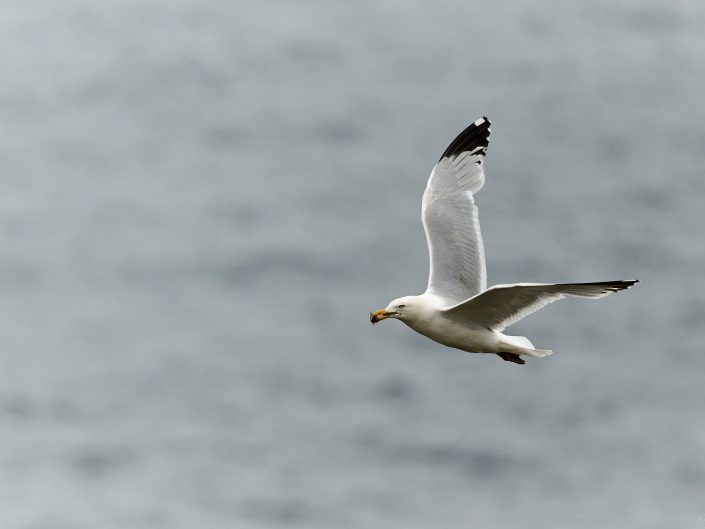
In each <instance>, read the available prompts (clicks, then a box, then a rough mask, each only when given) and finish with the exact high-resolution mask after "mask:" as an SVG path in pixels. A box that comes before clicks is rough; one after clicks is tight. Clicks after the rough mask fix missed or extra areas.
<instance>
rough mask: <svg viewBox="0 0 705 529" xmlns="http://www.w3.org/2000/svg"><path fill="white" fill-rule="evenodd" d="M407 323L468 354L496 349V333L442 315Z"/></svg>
mask: <svg viewBox="0 0 705 529" xmlns="http://www.w3.org/2000/svg"><path fill="white" fill-rule="evenodd" d="M405 323H406V324H407V325H408V326H409V327H411V328H412V329H413V330H415V331H416V332H418V333H419V334H423V335H424V336H426V337H428V338H430V339H431V340H433V341H435V342H438V343H440V344H443V345H446V346H448V347H454V348H456V349H461V350H463V351H468V352H494V351H493V349H495V348H496V344H497V337H496V336H495V335H496V333H495V332H494V331H492V330H490V329H487V328H485V327H481V326H472V325H466V324H463V323H460V322H457V321H454V320H450V319H448V318H444V317H443V316H441V315H440V314H438V315H435V316H433V317H429V318H421V319H418V320H416V321H410V322H405Z"/></svg>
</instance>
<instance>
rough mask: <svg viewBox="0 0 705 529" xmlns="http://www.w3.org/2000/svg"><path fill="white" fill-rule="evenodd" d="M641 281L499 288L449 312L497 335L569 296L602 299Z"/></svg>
mask: <svg viewBox="0 0 705 529" xmlns="http://www.w3.org/2000/svg"><path fill="white" fill-rule="evenodd" d="M638 282H639V281H638V280H636V279H635V280H627V281H604V282H601V283H564V284H539V283H519V284H516V285H497V286H494V287H492V288H490V289H488V290H486V291H485V292H482V293H481V294H478V295H477V296H475V297H473V298H470V299H468V300H467V301H464V302H462V303H459V304H458V305H456V306H454V307H450V308H448V309H447V310H445V314H446V315H447V316H448V317H450V318H451V319H455V320H459V321H464V322H473V323H477V324H480V325H483V326H485V327H488V328H490V329H493V330H496V331H502V330H504V328H505V327H508V326H510V325H511V324H512V323H516V322H517V321H519V320H521V319H522V318H525V317H526V316H528V315H529V314H532V313H534V312H536V311H537V310H539V309H540V308H543V307H545V306H546V305H548V304H549V303H553V302H554V301H558V300H559V299H562V298H564V297H566V296H575V297H579V298H592V299H598V298H602V297H604V296H607V295H608V294H611V293H612V292H619V291H620V290H624V289H627V288H629V287H630V286H632V285H634V284H635V283H638Z"/></svg>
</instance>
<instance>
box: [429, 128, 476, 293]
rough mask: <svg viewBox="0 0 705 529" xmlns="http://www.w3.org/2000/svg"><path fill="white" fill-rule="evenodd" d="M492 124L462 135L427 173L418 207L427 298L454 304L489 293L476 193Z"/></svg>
mask: <svg viewBox="0 0 705 529" xmlns="http://www.w3.org/2000/svg"><path fill="white" fill-rule="evenodd" d="M489 136H490V121H489V120H488V119H487V118H486V117H483V118H480V119H478V120H477V121H475V122H474V123H473V124H472V125H470V126H469V127H468V128H466V129H465V130H464V131H463V132H461V133H460V134H459V135H458V137H457V138H455V140H453V142H452V143H451V144H450V145H449V146H448V148H447V149H446V150H445V152H444V153H443V155H442V156H441V159H440V160H439V161H438V163H437V164H436V166H435V167H434V168H433V171H431V176H430V177H429V179H428V184H427V186H426V191H425V192H424V194H423V200H422V204H421V217H422V220H423V226H424V231H425V232H426V240H427V242H428V252H429V257H430V271H429V277H428V287H427V288H426V292H427V293H431V294H434V295H436V296H439V297H441V298H444V299H445V300H446V301H447V302H448V304H454V303H458V302H460V301H461V300H465V299H467V298H469V297H471V296H474V295H475V294H477V293H479V292H482V291H483V290H485V288H487V271H486V269H485V249H484V247H483V245H482V235H481V234H480V221H479V218H478V210H477V206H476V205H475V198H474V195H473V194H474V193H477V192H478V191H479V190H480V189H481V188H482V186H483V185H484V183H485V172H484V165H485V154H486V152H487V145H488V144H489Z"/></svg>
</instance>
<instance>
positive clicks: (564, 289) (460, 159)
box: [370, 117, 638, 364]
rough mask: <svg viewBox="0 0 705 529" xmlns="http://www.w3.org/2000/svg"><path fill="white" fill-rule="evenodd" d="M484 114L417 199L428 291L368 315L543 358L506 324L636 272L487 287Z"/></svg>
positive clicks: (502, 352)
mask: <svg viewBox="0 0 705 529" xmlns="http://www.w3.org/2000/svg"><path fill="white" fill-rule="evenodd" d="M489 136H490V120H489V119H487V118H486V117H482V118H480V119H478V120H477V121H475V122H474V123H473V124H471V125H470V126H469V127H468V128H466V129H465V130H464V131H462V132H461V133H460V134H459V135H458V137H457V138H455V139H454V140H453V141H452V143H451V144H450V145H449V146H448V148H447V149H446V150H445V152H444V153H443V155H442V156H441V158H440V160H439V161H438V163H437V164H436V166H435V167H434V168H433V171H431V176H430V177H429V179H428V184H427V185H426V191H424V194H423V199H422V201H421V217H422V221H423V227H424V231H425V232H426V240H427V242H428V251H429V254H430V261H431V266H430V273H429V277H428V286H427V288H426V292H424V293H423V294H421V295H420V296H405V297H403V298H399V299H395V300H394V301H392V302H391V303H389V305H387V308H386V309H383V310H378V311H376V312H373V313H371V314H370V321H371V322H372V323H373V324H374V323H377V322H379V321H382V320H385V319H388V318H395V319H398V320H401V321H403V322H404V323H405V324H407V325H408V326H409V327H411V328H412V329H413V330H415V331H416V332H418V333H420V334H423V335H424V336H427V337H429V338H430V339H431V340H435V341H436V342H439V343H441V344H443V345H447V346H448V347H454V348H456V349H460V350H462V351H467V352H469V353H492V354H496V355H498V356H500V357H501V358H502V359H503V360H506V361H508V362H514V363H516V364H523V363H524V359H523V358H522V356H530V357H533V358H543V357H544V356H548V355H550V354H551V353H552V351H550V350H547V349H536V348H535V347H534V346H533V344H532V343H531V341H529V339H528V338H526V337H525V336H510V335H507V334H504V332H503V331H504V329H505V328H507V327H508V326H510V325H511V324H513V323H516V322H517V321H519V320H521V319H523V318H525V317H526V316H528V315H529V314H531V313H533V312H536V311H537V310H539V309H540V308H543V307H545V306H546V305H548V304H549V303H553V302H554V301H557V300H559V299H562V298H564V297H566V296H574V297H579V298H591V299H598V298H602V297H605V296H607V295H608V294H611V293H612V292H619V291H620V290H624V289H627V288H629V287H631V286H632V285H634V284H635V283H638V280H636V279H635V280H625V281H600V282H597V283H554V284H550V283H516V284H512V285H495V286H493V287H491V288H487V272H486V269H485V250H484V247H483V245H482V236H481V235H480V222H479V219H478V210H477V206H476V205H475V197H474V195H475V193H477V192H478V191H479V190H480V189H482V186H483V185H484V183H485V171H484V165H485V154H486V153H487V146H488V145H489Z"/></svg>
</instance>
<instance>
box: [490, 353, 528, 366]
mask: <svg viewBox="0 0 705 529" xmlns="http://www.w3.org/2000/svg"><path fill="white" fill-rule="evenodd" d="M497 356H499V357H500V358H501V359H502V360H505V361H506V362H514V363H515V364H525V363H526V362H525V361H524V359H523V358H522V357H521V356H519V355H518V354H514V353H497Z"/></svg>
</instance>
